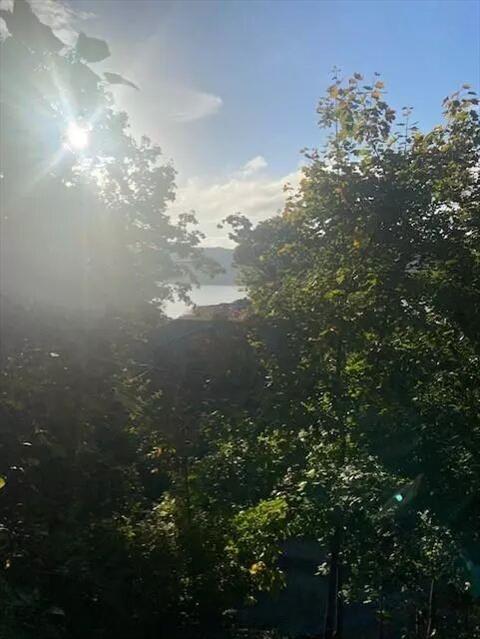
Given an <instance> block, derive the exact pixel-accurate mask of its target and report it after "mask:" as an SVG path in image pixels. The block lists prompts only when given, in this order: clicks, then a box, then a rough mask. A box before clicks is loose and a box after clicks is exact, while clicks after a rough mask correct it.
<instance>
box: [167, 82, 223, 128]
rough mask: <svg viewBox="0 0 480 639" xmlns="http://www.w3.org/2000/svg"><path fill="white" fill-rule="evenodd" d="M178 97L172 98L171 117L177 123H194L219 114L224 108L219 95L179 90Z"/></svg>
mask: <svg viewBox="0 0 480 639" xmlns="http://www.w3.org/2000/svg"><path fill="white" fill-rule="evenodd" d="M175 93H176V95H174V96H171V99H172V98H173V99H172V104H171V114H170V117H171V118H172V119H173V120H175V121H176V122H192V121H194V120H200V119H201V118H206V117H208V116H209V115H214V114H215V113H218V111H220V109H221V108H222V106H223V100H222V98H221V97H220V96H218V95H213V94H212V93H204V92H203V91H194V90H192V89H186V88H177V90H176V92H175Z"/></svg>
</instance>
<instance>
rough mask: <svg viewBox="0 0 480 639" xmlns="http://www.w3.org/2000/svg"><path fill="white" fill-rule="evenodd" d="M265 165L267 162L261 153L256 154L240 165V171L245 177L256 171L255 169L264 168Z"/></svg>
mask: <svg viewBox="0 0 480 639" xmlns="http://www.w3.org/2000/svg"><path fill="white" fill-rule="evenodd" d="M267 166H268V162H267V161H266V159H265V158H264V157H263V155H256V156H255V157H254V158H252V159H251V160H249V161H248V162H246V163H245V164H244V165H243V166H242V168H241V171H240V173H241V174H242V175H244V176H245V177H247V176H249V175H253V173H257V171H261V170H262V169H265V168H266V167H267Z"/></svg>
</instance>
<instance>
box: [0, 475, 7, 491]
mask: <svg viewBox="0 0 480 639" xmlns="http://www.w3.org/2000/svg"><path fill="white" fill-rule="evenodd" d="M6 483H7V482H6V481H5V479H4V478H3V477H1V476H0V490H1V489H2V488H3V487H4V486H5V484H6Z"/></svg>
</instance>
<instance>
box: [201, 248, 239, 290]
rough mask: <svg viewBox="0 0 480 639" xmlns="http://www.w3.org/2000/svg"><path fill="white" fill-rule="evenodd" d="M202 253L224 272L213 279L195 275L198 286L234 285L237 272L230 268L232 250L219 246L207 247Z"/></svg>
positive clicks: (203, 274) (203, 275)
mask: <svg viewBox="0 0 480 639" xmlns="http://www.w3.org/2000/svg"><path fill="white" fill-rule="evenodd" d="M204 251H205V255H206V256H207V257H209V258H210V259H212V260H215V262H217V263H218V264H220V266H221V267H222V268H223V269H224V271H225V272H224V273H220V274H219V275H216V276H215V277H209V276H208V275H206V274H205V273H197V277H198V280H199V282H200V284H218V285H223V286H226V285H235V284H236V277H237V271H236V269H235V268H234V267H233V266H232V261H233V249H228V248H223V247H221V246H209V247H206V248H205V249H204Z"/></svg>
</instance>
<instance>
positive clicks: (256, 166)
mask: <svg viewBox="0 0 480 639" xmlns="http://www.w3.org/2000/svg"><path fill="white" fill-rule="evenodd" d="M69 4H70V6H71V7H72V8H74V9H75V10H78V11H84V12H88V13H91V14H94V15H93V16H91V17H89V18H88V19H87V20H86V21H85V22H84V23H83V21H82V24H81V25H80V27H79V25H77V28H82V29H84V30H85V31H86V32H87V33H88V34H90V35H97V36H99V37H104V38H106V39H107V40H108V41H109V43H110V46H111V50H112V54H113V55H112V58H111V59H110V60H108V61H107V63H105V69H107V68H108V69H110V70H113V71H118V72H121V73H123V74H124V75H126V76H127V77H129V78H130V79H132V80H133V81H135V82H137V83H138V84H139V85H140V87H141V91H140V92H135V91H130V90H128V89H126V88H123V87H122V88H119V89H117V90H116V96H117V99H118V100H119V102H120V104H121V105H122V106H124V107H125V108H126V109H127V110H128V112H129V113H130V115H131V119H132V124H133V127H134V131H135V132H136V133H140V132H147V133H148V134H149V135H151V137H153V138H154V139H155V140H156V141H157V142H159V143H160V144H161V146H162V147H163V148H164V151H165V153H166V155H167V157H171V158H173V160H174V163H175V165H176V167H177V168H178V170H179V179H178V183H179V187H180V192H179V206H180V207H181V206H184V207H187V208H189V207H190V208H191V207H194V208H196V209H197V210H198V213H199V218H200V219H201V220H202V223H204V224H206V227H205V228H207V226H209V231H208V232H209V233H211V232H213V231H212V229H213V222H214V221H216V220H217V218H218V217H219V216H220V213H221V211H222V210H224V209H225V210H224V214H225V215H227V214H229V213H231V212H233V210H240V209H241V208H243V209H245V208H246V212H247V213H250V214H252V216H253V217H255V216H257V218H258V219H260V218H261V217H265V215H267V214H271V213H272V212H274V210H276V208H278V207H279V206H281V198H282V195H281V189H280V191H279V193H278V195H274V192H275V193H276V191H275V189H276V188H279V187H280V186H281V183H282V181H285V179H287V178H293V176H294V174H295V172H296V171H297V169H298V165H299V162H300V160H301V157H300V155H299V150H300V149H301V148H302V147H305V146H309V147H311V146H316V145H318V144H320V142H321V132H320V131H319V130H318V128H317V127H316V124H315V119H316V118H315V106H316V102H317V99H318V97H319V96H320V95H321V94H322V93H323V92H324V90H325V88H326V86H327V85H328V84H329V76H330V70H331V68H332V67H333V66H334V65H337V66H339V67H340V68H341V69H342V70H343V72H344V73H345V74H350V73H353V72H354V71H360V72H361V73H363V74H364V75H366V76H367V77H369V76H370V75H371V74H372V73H373V72H374V71H378V72H380V73H381V74H382V76H383V79H384V81H385V82H386V85H387V89H388V92H389V93H388V98H389V100H390V101H391V103H392V105H393V106H394V107H398V108H399V107H401V106H403V105H407V104H408V105H413V106H414V107H415V113H416V118H417V119H418V120H419V121H420V126H423V127H430V126H432V125H434V124H435V123H437V122H439V120H440V118H441V101H442V99H443V98H444V97H445V95H446V94H447V93H449V92H451V91H453V90H455V89H456V88H458V86H459V85H460V84H462V83H464V82H470V83H473V84H474V85H476V86H477V87H478V84H479V75H480V71H479V69H480V36H479V25H480V3H479V2H477V1H475V0H454V1H449V0H441V1H438V0H404V1H395V0H374V1H370V0H369V1H363V0H354V1H347V0H345V1H337V2H332V1H329V0H323V1H321V0H320V1H309V0H297V1H293V2H291V1H289V0H271V1H270V0H268V1H267V0H265V1H264V0H219V1H210V0H194V1H193V2H190V1H189V0H173V1H170V0H164V1H161V0H136V1H135V2H130V1H129V0H100V1H98V0H70V2H69ZM252 159H255V160H254V162H253V163H252V162H251V160H252ZM249 163H250V164H249ZM242 167H243V168H242ZM255 184H257V185H258V187H259V188H258V190H257V191H256V190H255ZM213 200H215V201H213ZM199 205H200V208H201V210H199ZM242 205H243V207H242ZM220 240H221V238H220V236H219V241H220Z"/></svg>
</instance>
